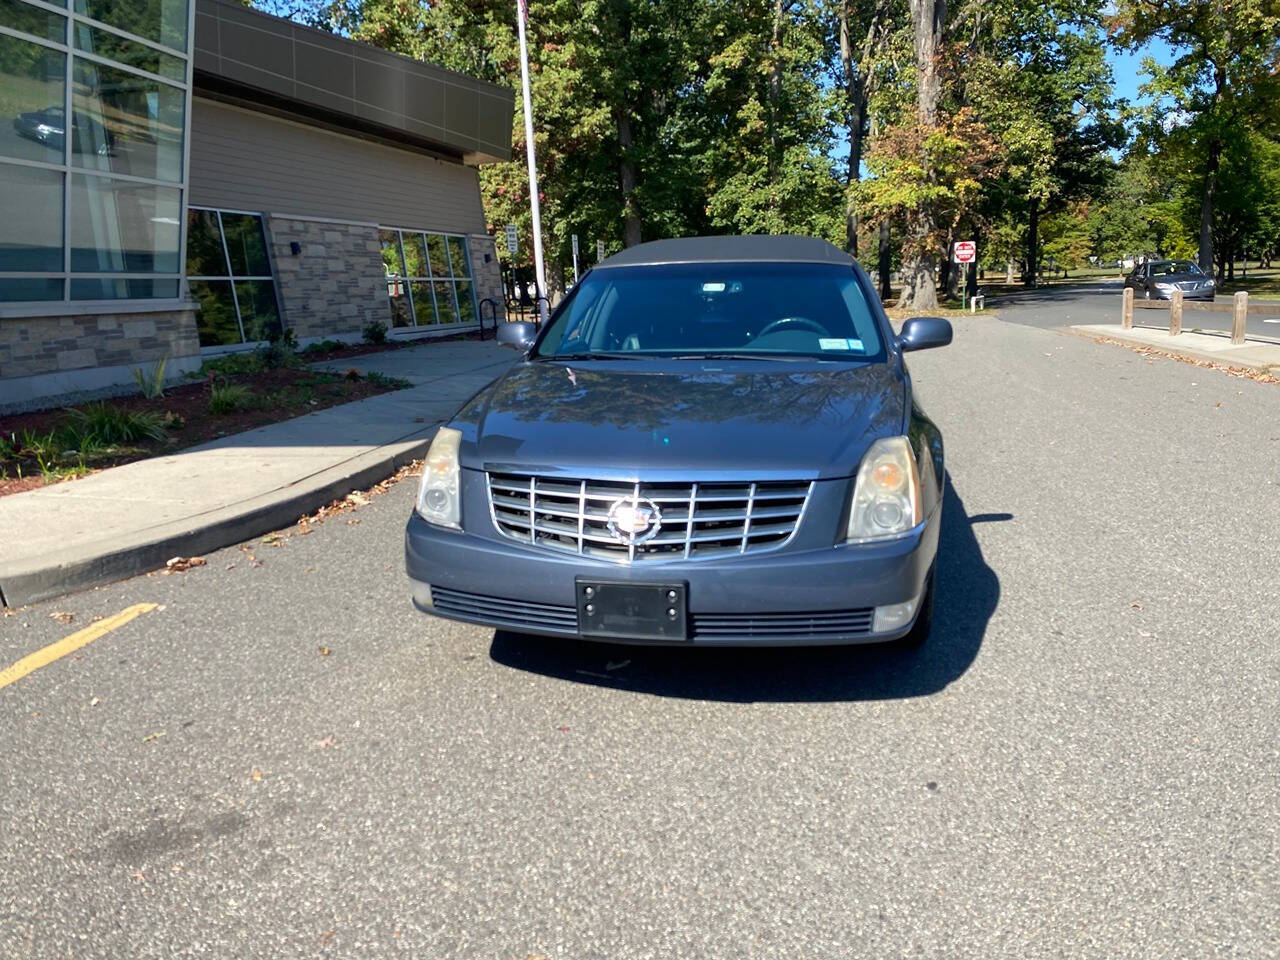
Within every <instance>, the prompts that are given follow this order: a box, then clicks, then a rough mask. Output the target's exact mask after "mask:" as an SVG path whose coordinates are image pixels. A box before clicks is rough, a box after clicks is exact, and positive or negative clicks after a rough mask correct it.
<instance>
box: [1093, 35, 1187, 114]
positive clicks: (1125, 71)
mask: <svg viewBox="0 0 1280 960" xmlns="http://www.w3.org/2000/svg"><path fill="white" fill-rule="evenodd" d="M1147 56H1150V57H1153V58H1154V59H1155V61H1156V62H1157V63H1162V64H1169V63H1172V62H1173V51H1172V49H1171V48H1170V47H1169V45H1168V44H1167V43H1165V42H1164V41H1163V40H1154V41H1152V42H1151V43H1149V44H1147V45H1146V46H1145V47H1143V48H1142V49H1141V50H1137V51H1135V52H1133V53H1129V52H1123V53H1121V52H1118V51H1115V50H1109V51H1108V54H1107V59H1108V60H1109V61H1110V62H1111V70H1112V72H1113V73H1114V74H1115V81H1116V96H1117V97H1123V98H1124V99H1126V100H1128V101H1130V102H1131V103H1133V104H1134V105H1135V106H1136V105H1141V104H1143V103H1147V102H1148V99H1147V98H1146V97H1143V96H1141V95H1139V93H1138V87H1139V85H1141V83H1142V82H1143V80H1144V78H1143V77H1141V76H1139V73H1140V71H1141V69H1142V58H1143V57H1147Z"/></svg>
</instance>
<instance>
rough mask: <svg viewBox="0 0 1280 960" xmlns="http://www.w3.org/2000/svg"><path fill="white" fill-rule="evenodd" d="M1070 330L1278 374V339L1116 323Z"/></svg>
mask: <svg viewBox="0 0 1280 960" xmlns="http://www.w3.org/2000/svg"><path fill="white" fill-rule="evenodd" d="M1071 329H1072V330H1075V331H1078V332H1079V333H1083V334H1085V335H1086V336H1090V337H1108V338H1110V339H1112V340H1118V341H1120V342H1121V343H1126V344H1131V345H1133V346H1138V347H1152V348H1154V349H1156V350H1162V351H1164V352H1166V353H1173V354H1178V355H1180V356H1184V357H1190V358H1192V359H1195V360H1209V361H1212V362H1213V363H1220V364H1223V365H1224V366H1228V367H1243V368H1245V369H1246V370H1256V371H1259V372H1262V373H1272V374H1276V375H1280V342H1270V341H1266V340H1246V341H1245V342H1244V343H1243V344H1233V343H1232V342H1231V338H1230V337H1228V336H1225V335H1221V336H1215V335H1213V334H1208V333H1180V334H1178V335H1177V336H1176V337H1173V336H1170V335H1169V331H1168V330H1159V329H1156V328H1153V327H1133V328H1132V329H1130V330H1125V329H1124V328H1122V327H1121V326H1120V325H1119V324H1118V323H1117V324H1111V323H1090V324H1079V325H1077V326H1073V327H1072V328H1071Z"/></svg>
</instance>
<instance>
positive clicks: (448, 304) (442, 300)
mask: <svg viewBox="0 0 1280 960" xmlns="http://www.w3.org/2000/svg"><path fill="white" fill-rule="evenodd" d="M432 286H434V287H435V288H436V313H437V314H438V315H439V317H440V322H441V323H457V322H458V308H457V306H456V305H455V304H454V302H453V284H452V283H449V282H448V281H447V280H444V281H441V280H437V281H436V282H435V283H434V284H432Z"/></svg>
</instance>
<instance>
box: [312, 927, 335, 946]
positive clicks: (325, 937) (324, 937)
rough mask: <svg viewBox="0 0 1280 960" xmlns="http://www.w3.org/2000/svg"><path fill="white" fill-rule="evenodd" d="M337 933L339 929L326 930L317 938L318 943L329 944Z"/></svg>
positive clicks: (320, 944)
mask: <svg viewBox="0 0 1280 960" xmlns="http://www.w3.org/2000/svg"><path fill="white" fill-rule="evenodd" d="M337 933H338V931H337V930H326V931H325V932H324V933H322V934H320V937H319V938H318V939H317V940H316V943H317V945H319V946H321V947H327V946H328V945H329V941H330V940H332V939H333V938H334V936H336V935H337Z"/></svg>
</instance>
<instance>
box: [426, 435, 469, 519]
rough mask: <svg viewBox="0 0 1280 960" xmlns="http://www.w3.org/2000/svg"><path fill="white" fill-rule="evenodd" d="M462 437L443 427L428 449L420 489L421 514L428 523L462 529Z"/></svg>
mask: <svg viewBox="0 0 1280 960" xmlns="http://www.w3.org/2000/svg"><path fill="white" fill-rule="evenodd" d="M461 442H462V434H461V433H459V432H458V431H457V430H454V429H451V428H450V427H441V428H440V430H439V431H438V432H437V433H436V437H435V439H434V440H432V441H431V447H430V449H428V450H427V460H426V463H424V464H423V465H422V484H421V485H420V486H419V487H418V515H419V516H421V517H422V519H423V520H425V521H427V523H434V524H437V525H439V526H442V527H453V528H454V529H455V530H461V529H462V497H461V495H460V492H459V488H458V445H459V444H460V443H461Z"/></svg>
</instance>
